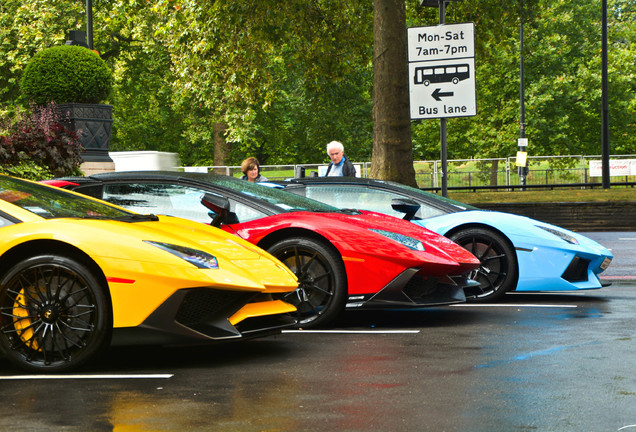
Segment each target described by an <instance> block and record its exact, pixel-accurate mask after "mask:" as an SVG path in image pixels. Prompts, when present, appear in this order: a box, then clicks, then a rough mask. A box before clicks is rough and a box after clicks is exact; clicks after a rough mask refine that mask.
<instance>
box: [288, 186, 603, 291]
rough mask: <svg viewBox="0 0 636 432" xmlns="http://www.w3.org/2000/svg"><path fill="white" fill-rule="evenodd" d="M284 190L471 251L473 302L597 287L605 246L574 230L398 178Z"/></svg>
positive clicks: (599, 282)
mask: <svg viewBox="0 0 636 432" xmlns="http://www.w3.org/2000/svg"><path fill="white" fill-rule="evenodd" d="M281 185H282V186H284V187H285V190H287V191H288V192H293V193H295V194H298V195H303V196H306V197H308V198H312V199H315V200H318V201H322V202H325V203H327V204H331V205H333V206H335V207H340V208H358V209H365V210H373V211H377V212H380V213H384V214H389V215H393V216H397V217H403V218H404V219H409V220H411V221H412V222H413V223H416V224H418V225H421V226H423V227H425V228H428V229H430V230H431V231H435V232H437V233H439V234H442V235H444V236H446V237H448V238H450V239H451V240H453V241H455V242H456V243H458V244H460V245H462V246H463V247H465V248H466V249H468V250H469V251H470V252H472V253H473V254H474V255H475V256H476V257H477V258H479V259H480V261H481V267H480V268H479V269H478V270H475V273H474V274H472V275H471V276H470V277H471V278H472V279H475V280H477V281H478V282H479V283H480V284H479V286H478V287H475V288H467V290H470V291H469V292H466V297H467V298H468V299H469V301H473V302H486V301H488V302H491V301H494V300H496V299H498V298H500V297H501V296H503V295H504V294H505V293H506V292H508V291H571V290H583V289H595V288H601V287H602V286H605V285H607V283H602V282H601V280H600V279H599V277H598V275H599V274H600V273H601V272H603V271H604V270H605V269H607V267H608V266H609V264H610V262H611V261H612V258H613V255H612V253H611V252H610V251H609V249H607V248H605V247H603V246H601V245H600V244H598V243H597V242H595V241H593V240H591V239H589V238H587V237H585V236H583V235H580V234H577V233H575V232H572V231H569V230H566V229H563V228H560V227H557V226H555V225H551V224H547V223H544V222H540V221H538V220H534V219H530V218H527V217H524V216H518V215H513V214H510V213H501V212H496V211H486V210H480V209H478V208H476V207H472V206H470V205H467V204H462V203H460V202H457V201H453V200H450V199H446V198H443V197H440V196H438V195H435V194H432V193H429V192H425V191H422V190H419V189H415V188H411V187H408V186H404V185H401V184H398V183H393V182H385V181H378V180H370V179H359V178H347V177H320V178H316V177H309V178H300V179H293V180H290V181H287V182H280V183H278V187H281Z"/></svg>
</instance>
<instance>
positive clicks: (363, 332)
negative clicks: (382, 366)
mask: <svg viewBox="0 0 636 432" xmlns="http://www.w3.org/2000/svg"><path fill="white" fill-rule="evenodd" d="M419 332H420V330H283V333H352V334H414V333H419Z"/></svg>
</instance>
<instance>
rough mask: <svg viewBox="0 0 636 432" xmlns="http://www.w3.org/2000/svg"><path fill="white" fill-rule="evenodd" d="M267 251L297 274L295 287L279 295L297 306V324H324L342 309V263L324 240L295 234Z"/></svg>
mask: <svg viewBox="0 0 636 432" xmlns="http://www.w3.org/2000/svg"><path fill="white" fill-rule="evenodd" d="M267 251H268V252H269V253H271V254H272V255H274V256H275V257H276V258H278V259H279V260H280V261H282V262H283V264H285V265H286V266H287V267H289V269H290V270H291V271H292V272H294V274H295V275H296V276H297V277H298V282H299V284H298V289H296V291H294V292H292V293H287V294H285V295H284V296H283V297H282V298H283V299H284V300H285V301H286V302H288V303H291V304H293V305H294V306H296V308H297V309H298V310H297V312H296V319H297V323H296V326H297V327H302V328H315V327H321V326H325V325H327V324H329V323H331V322H332V321H334V320H335V319H336V317H337V316H338V315H339V314H340V313H341V312H342V311H343V310H344V308H345V302H346V299H347V277H346V273H345V269H344V265H343V264H342V261H341V259H340V257H339V256H338V255H337V253H335V252H334V251H333V250H332V249H330V248H329V247H328V246H327V245H325V244H324V242H321V241H317V240H314V239H310V238H306V237H295V238H289V239H286V240H282V241H280V242H278V243H276V244H274V245H272V246H271V247H270V248H268V250H267Z"/></svg>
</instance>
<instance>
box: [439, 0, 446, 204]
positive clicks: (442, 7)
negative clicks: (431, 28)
mask: <svg viewBox="0 0 636 432" xmlns="http://www.w3.org/2000/svg"><path fill="white" fill-rule="evenodd" d="M445 22H446V3H445V1H444V0H439V23H440V24H444V23H445ZM439 134H440V147H441V153H442V196H443V197H448V178H447V175H446V174H447V160H446V159H447V151H446V118H441V119H440V120H439Z"/></svg>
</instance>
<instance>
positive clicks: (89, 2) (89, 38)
mask: <svg viewBox="0 0 636 432" xmlns="http://www.w3.org/2000/svg"><path fill="white" fill-rule="evenodd" d="M86 43H87V45H88V49H90V50H92V49H93V0H86Z"/></svg>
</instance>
